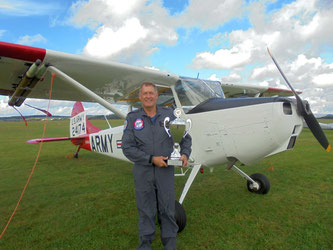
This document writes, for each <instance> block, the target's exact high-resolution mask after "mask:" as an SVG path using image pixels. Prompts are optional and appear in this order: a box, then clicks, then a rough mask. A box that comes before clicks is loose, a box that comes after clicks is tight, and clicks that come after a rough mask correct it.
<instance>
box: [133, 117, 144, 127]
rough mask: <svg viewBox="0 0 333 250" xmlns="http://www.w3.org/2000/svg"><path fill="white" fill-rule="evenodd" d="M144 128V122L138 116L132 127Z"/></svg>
mask: <svg viewBox="0 0 333 250" xmlns="http://www.w3.org/2000/svg"><path fill="white" fill-rule="evenodd" d="M143 128H144V122H143V120H142V119H141V118H138V119H136V120H135V122H134V129H136V130H141V129H143Z"/></svg>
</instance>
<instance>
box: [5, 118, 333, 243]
mask: <svg viewBox="0 0 333 250" xmlns="http://www.w3.org/2000/svg"><path fill="white" fill-rule="evenodd" d="M115 122H116V124H121V123H122V121H115ZM94 124H95V125H96V126H99V127H101V128H106V127H107V124H106V123H105V121H94ZM113 125H115V123H113ZM42 129H43V123H42V122H30V123H29V126H28V127H25V126H24V123H23V122H1V123H0V138H1V143H0V152H1V153H0V154H1V155H0V156H1V163H0V233H1V232H2V230H3V228H4V227H5V225H6V223H7V221H8V219H9V217H10V215H11V213H12V211H13V209H14V207H15V205H16V203H17V201H18V199H19V196H20V193H21V191H22V189H23V186H24V184H25V182H26V179H27V178H28V176H29V174H30V171H31V168H32V166H33V164H34V161H35V158H36V155H37V152H38V149H39V145H31V144H27V143H25V141H26V140H28V139H32V138H40V137H41V134H42ZM68 130H69V129H68V122H66V121H52V122H48V125H47V132H46V136H47V137H50V136H67V135H68V133H69V132H68ZM325 133H326V135H327V137H328V139H329V140H330V141H331V142H333V131H325ZM74 152H75V147H74V146H73V145H72V144H71V143H70V142H56V143H44V145H43V148H42V153H41V155H40V158H39V162H38V165H37V167H36V170H35V173H34V175H33V177H32V179H31V182H30V184H29V186H28V188H27V191H26V193H25V195H24V197H23V199H22V202H21V205H20V207H19V209H18V211H17V213H16V215H15V217H14V218H13V220H12V222H11V224H10V225H9V227H8V229H7V232H6V234H5V235H4V237H3V238H2V239H1V240H0V249H38V248H42V249H45V248H53V249H68V248H74V249H81V248H83V249H91V248H94V249H135V248H136V246H137V243H138V235H137V211H136V204H135V197H134V186H133V178H132V170H131V164H129V163H125V162H121V161H117V160H114V159H111V158H108V157H105V156H102V155H98V154H93V153H91V152H88V151H85V150H81V152H80V158H79V159H72V157H71V155H72V154H73V153H74ZM332 160H333V157H332V152H331V153H326V152H325V151H324V150H322V148H321V147H320V145H319V144H318V143H317V142H316V141H315V139H314V138H313V136H312V135H311V133H310V131H309V130H308V129H304V131H303V133H302V135H301V136H300V138H299V139H298V141H297V143H296V147H295V149H294V150H292V151H288V152H284V153H282V154H279V155H276V156H273V157H270V158H268V159H266V160H264V161H262V162H260V163H259V164H257V165H256V166H251V167H250V166H245V167H242V170H244V171H245V172H247V173H248V174H252V173H256V172H261V173H263V174H265V175H266V176H267V177H268V178H269V179H270V181H271V190H270V192H269V194H267V195H256V194H252V193H249V192H248V191H247V188H246V181H245V180H243V179H242V178H241V177H240V176H239V175H237V174H235V173H234V172H232V171H225V170H224V167H222V166H221V167H216V168H215V169H214V172H213V173H210V172H209V170H208V169H205V173H204V174H199V175H198V176H197V178H196V180H195V181H194V183H193V185H192V187H191V189H190V191H189V193H188V195H187V197H186V199H185V201H184V204H183V205H184V207H185V209H186V212H187V226H186V228H185V230H184V231H183V232H182V233H180V234H179V236H178V249H332V248H333V162H332ZM271 165H273V167H274V170H273V171H272V170H269V167H270V166H271ZM185 181H186V178H183V177H177V178H176V192H177V197H179V196H180V194H181V191H182V188H183V185H184V183H185ZM153 248H154V249H162V245H161V243H160V239H159V232H157V235H156V240H155V241H154V244H153Z"/></svg>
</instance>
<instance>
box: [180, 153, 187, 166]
mask: <svg viewBox="0 0 333 250" xmlns="http://www.w3.org/2000/svg"><path fill="white" fill-rule="evenodd" d="M179 160H181V161H182V162H183V165H182V167H186V165H187V156H186V155H182V156H181V157H180V159H179Z"/></svg>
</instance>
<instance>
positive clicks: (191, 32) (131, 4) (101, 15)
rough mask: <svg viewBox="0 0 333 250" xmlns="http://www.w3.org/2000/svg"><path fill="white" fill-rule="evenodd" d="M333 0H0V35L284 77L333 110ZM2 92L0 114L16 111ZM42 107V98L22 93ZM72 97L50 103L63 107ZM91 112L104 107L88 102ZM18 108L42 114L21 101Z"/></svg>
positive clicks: (201, 68)
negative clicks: (272, 59) (273, 59)
mask: <svg viewBox="0 0 333 250" xmlns="http://www.w3.org/2000/svg"><path fill="white" fill-rule="evenodd" d="M332 25H333V1H332V0H297V1H292V0H283V1H274V0H262V1H261V0H258V1H245V0H224V1H223V0H205V1H202V0H188V1H183V0H173V1H169V0H168V1H166V0H164V1H162V0H159V1H158V0H157V1H154V0H150V1H149V0H147V1H146V0H126V1H124V0H90V1H88V0H87V1H83V0H82V1H80V0H79V1H68V0H58V1H45V0H43V1H41V0H34V1H32V0H0V40H1V41H5V42H11V43H19V44H24V45H30V46H35V47H41V48H47V49H52V50H57V51H62V52H67V53H73V54H80V55H85V56H91V57H94V58H100V59H103V60H112V61H117V62H123V63H127V64H131V65H137V66H142V67H153V68H157V69H159V70H162V71H167V72H171V73H174V74H178V75H182V76H191V77H196V76H197V74H198V73H200V78H204V79H208V78H209V79H219V80H222V82H225V83H239V84H252V85H261V86H268V85H269V86H271V87H285V84H284V82H283V81H282V80H281V78H280V75H279V73H278V71H277V70H276V68H275V66H273V64H272V61H271V59H270V57H269V56H268V54H267V52H266V47H267V46H268V47H269V48H270V50H271V52H272V53H273V55H274V56H275V58H276V59H277V61H278V62H279V64H280V66H281V68H282V69H283V71H284V73H285V74H286V76H287V77H288V79H289V81H290V82H291V83H292V84H293V86H294V88H296V89H299V90H301V91H303V94H302V97H303V98H304V99H307V100H308V101H309V102H310V104H311V107H312V111H313V112H314V113H320V114H324V113H333V28H332ZM7 101H8V98H7V97H0V112H1V113H0V115H1V116H8V115H17V113H16V112H15V111H14V110H13V109H12V108H9V107H8V105H7ZM27 103H28V104H31V105H37V106H38V107H40V108H47V102H45V101H35V100H31V99H30V100H28V101H27ZM71 106H72V103H71V102H59V101H57V102H56V101H54V102H52V104H51V113H52V114H54V115H70V111H71ZM85 106H87V107H88V108H89V112H92V113H99V114H102V113H109V112H108V111H106V110H105V109H104V108H101V107H100V106H98V105H91V104H85ZM19 110H20V111H21V112H23V113H24V114H25V115H30V114H39V113H36V112H35V111H34V110H32V109H30V108H28V107H26V106H24V105H22V107H20V108H19Z"/></svg>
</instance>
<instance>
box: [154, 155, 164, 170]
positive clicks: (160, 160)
mask: <svg viewBox="0 0 333 250" xmlns="http://www.w3.org/2000/svg"><path fill="white" fill-rule="evenodd" d="M166 160H168V157H165V156H153V163H154V165H155V166H157V167H159V168H162V167H168V164H167V163H166Z"/></svg>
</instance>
